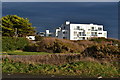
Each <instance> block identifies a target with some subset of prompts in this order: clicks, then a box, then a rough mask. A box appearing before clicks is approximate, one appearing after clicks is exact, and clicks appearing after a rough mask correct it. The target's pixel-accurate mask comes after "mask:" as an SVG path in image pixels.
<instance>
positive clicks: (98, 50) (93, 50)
mask: <svg viewBox="0 0 120 80" xmlns="http://www.w3.org/2000/svg"><path fill="white" fill-rule="evenodd" d="M82 54H84V55H85V56H90V57H94V58H98V59H99V58H109V59H111V58H113V59H115V58H116V59H119V57H120V56H119V55H120V48H119V47H117V46H111V45H101V44H99V45H94V46H91V47H88V48H86V49H85V50H84V52H82Z"/></svg>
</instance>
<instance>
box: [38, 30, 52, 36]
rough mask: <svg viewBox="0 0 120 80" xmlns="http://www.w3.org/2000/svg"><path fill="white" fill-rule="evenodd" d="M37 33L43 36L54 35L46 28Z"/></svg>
mask: <svg viewBox="0 0 120 80" xmlns="http://www.w3.org/2000/svg"><path fill="white" fill-rule="evenodd" d="M37 35H40V36H42V37H54V36H53V35H54V34H53V33H51V32H50V31H49V30H45V32H39V33H37Z"/></svg>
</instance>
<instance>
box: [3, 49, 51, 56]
mask: <svg viewBox="0 0 120 80" xmlns="http://www.w3.org/2000/svg"><path fill="white" fill-rule="evenodd" d="M44 54H53V53H47V52H25V51H20V50H16V51H7V52H3V55H44Z"/></svg>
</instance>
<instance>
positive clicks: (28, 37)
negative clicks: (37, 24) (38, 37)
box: [26, 36, 35, 40]
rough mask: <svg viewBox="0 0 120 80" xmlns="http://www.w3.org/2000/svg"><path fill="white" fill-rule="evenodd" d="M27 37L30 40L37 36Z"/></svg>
mask: <svg viewBox="0 0 120 80" xmlns="http://www.w3.org/2000/svg"><path fill="white" fill-rule="evenodd" d="M26 38H27V39H29V40H35V36H26Z"/></svg>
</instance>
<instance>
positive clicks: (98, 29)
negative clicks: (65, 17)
mask: <svg viewBox="0 0 120 80" xmlns="http://www.w3.org/2000/svg"><path fill="white" fill-rule="evenodd" d="M55 35H56V37H58V38H61V39H69V40H87V39H89V38H91V37H105V38H107V31H104V30H103V25H96V24H74V23H70V21H66V22H65V23H64V24H62V25H61V27H59V28H57V29H56V32H55Z"/></svg>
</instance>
